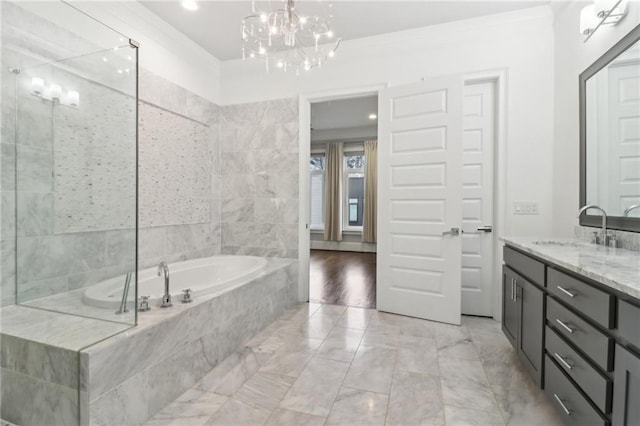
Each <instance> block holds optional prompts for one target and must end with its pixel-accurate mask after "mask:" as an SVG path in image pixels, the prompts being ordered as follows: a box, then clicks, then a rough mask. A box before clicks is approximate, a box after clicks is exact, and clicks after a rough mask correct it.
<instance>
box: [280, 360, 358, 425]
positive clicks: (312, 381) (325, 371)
mask: <svg viewBox="0 0 640 426" xmlns="http://www.w3.org/2000/svg"><path fill="white" fill-rule="evenodd" d="M348 368H349V364H348V363H346V362H341V361H334V360H330V359H323V358H313V359H312V360H311V361H309V364H307V366H306V367H305V369H304V371H302V373H300V376H299V377H298V379H297V380H296V381H295V382H294V384H293V385H292V386H291V389H290V390H289V392H287V394H286V395H285V396H284V398H283V399H282V402H281V403H280V407H281V408H287V409H289V410H294V411H301V412H303V413H308V414H314V415H317V416H323V417H326V416H327V415H328V414H329V411H330V409H331V405H332V404H333V401H334V399H335V397H336V395H337V394H338V390H339V389H340V386H341V384H342V381H343V380H344V376H345V374H346V373H347V369H348Z"/></svg>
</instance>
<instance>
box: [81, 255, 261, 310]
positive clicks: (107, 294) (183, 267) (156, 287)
mask: <svg viewBox="0 0 640 426" xmlns="http://www.w3.org/2000/svg"><path fill="white" fill-rule="evenodd" d="M266 264H267V259H265V258H263V257H253V256H215V257H206V258H202V259H195V260H187V261H184V262H175V263H169V278H170V283H169V284H170V293H171V295H172V299H173V303H177V302H178V296H179V295H180V294H181V293H182V290H184V289H187V288H190V289H191V291H192V297H193V299H194V300H198V298H199V297H202V296H205V295H207V294H211V293H216V292H220V291H223V290H226V289H228V288H231V287H233V286H235V285H236V284H239V283H241V282H244V281H246V280H249V279H251V278H253V277H255V276H256V275H258V274H259V273H260V271H261V270H262V269H263V268H264V267H265V265H266ZM123 288H124V275H121V276H118V277H115V278H111V279H109V280H106V281H103V282H101V283H98V284H96V285H93V286H91V287H88V288H87V289H86V290H85V292H84V296H83V300H84V302H85V303H86V304H87V305H90V306H95V307H98V308H110V309H117V308H118V307H119V306H120V302H121V300H122V291H123ZM163 293H164V276H161V277H158V268H157V267H154V268H149V269H144V270H142V271H140V273H139V277H138V296H150V297H149V301H150V304H151V306H158V305H160V298H161V297H162V294H163ZM134 297H135V287H134V285H133V283H132V285H131V288H130V291H129V297H128V298H127V299H128V300H129V302H130V303H129V305H131V304H132V303H133V300H134Z"/></svg>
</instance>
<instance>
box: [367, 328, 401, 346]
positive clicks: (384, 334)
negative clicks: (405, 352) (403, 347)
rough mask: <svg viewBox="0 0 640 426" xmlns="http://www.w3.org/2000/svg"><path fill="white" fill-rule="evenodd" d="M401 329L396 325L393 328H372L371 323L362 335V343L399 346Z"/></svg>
mask: <svg viewBox="0 0 640 426" xmlns="http://www.w3.org/2000/svg"><path fill="white" fill-rule="evenodd" d="M399 338H400V331H399V330H398V329H397V328H396V327H394V328H392V329H389V328H386V327H385V328H384V329H371V324H369V327H367V330H366V331H365V332H364V336H362V344H363V345H367V346H383V347H388V348H396V347H398V340H399Z"/></svg>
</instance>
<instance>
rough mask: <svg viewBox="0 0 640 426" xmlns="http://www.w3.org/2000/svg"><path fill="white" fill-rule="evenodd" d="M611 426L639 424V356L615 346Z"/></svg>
mask: <svg viewBox="0 0 640 426" xmlns="http://www.w3.org/2000/svg"><path fill="white" fill-rule="evenodd" d="M615 363H616V370H615V377H614V383H615V385H614V388H613V395H614V398H613V422H612V424H613V426H631V425H636V426H637V425H640V357H638V356H637V355H634V354H632V353H631V352H630V351H628V350H627V349H625V348H623V347H622V346H616V361H615Z"/></svg>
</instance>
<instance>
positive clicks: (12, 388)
mask: <svg viewBox="0 0 640 426" xmlns="http://www.w3.org/2000/svg"><path fill="white" fill-rule="evenodd" d="M0 315H1V321H0V324H1V327H0V381H1V382H2V386H0V407H1V413H0V415H1V416H2V418H4V419H7V420H9V421H11V422H13V423H15V424H20V425H30V424H56V425H57V424H60V425H73V424H78V409H79V405H80V400H81V398H84V397H86V384H87V381H86V376H85V375H83V374H82V372H83V370H82V369H80V368H79V366H80V362H81V359H80V353H79V351H80V350H81V349H82V348H84V347H86V346H88V345H91V344H93V343H94V342H96V341H99V340H102V339H106V338H108V337H110V336H112V335H114V334H116V333H119V332H122V331H124V330H126V329H127V328H129V326H128V325H125V324H118V323H114V322H106V321H100V320H96V319H92V318H83V317H78V316H73V315H66V314H61V313H58V312H49V311H43V310H39V309H33V308H28V307H23V306H9V307H5V308H3V309H2V310H1V312H0Z"/></svg>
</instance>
